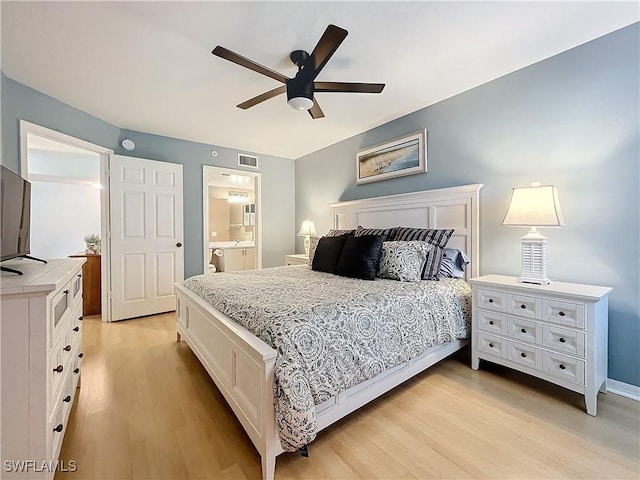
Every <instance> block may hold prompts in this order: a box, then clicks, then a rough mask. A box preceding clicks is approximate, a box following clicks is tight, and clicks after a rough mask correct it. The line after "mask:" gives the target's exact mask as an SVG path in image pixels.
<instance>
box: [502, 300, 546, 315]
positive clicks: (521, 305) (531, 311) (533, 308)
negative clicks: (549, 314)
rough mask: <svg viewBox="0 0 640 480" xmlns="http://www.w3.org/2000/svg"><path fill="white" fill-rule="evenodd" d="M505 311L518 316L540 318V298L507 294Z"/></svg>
mask: <svg viewBox="0 0 640 480" xmlns="http://www.w3.org/2000/svg"><path fill="white" fill-rule="evenodd" d="M507 311H508V312H509V313H513V314H514V315H518V316H520V317H527V318H536V319H538V320H541V319H542V299H541V298H536V297H529V296H526V295H509V299H508V300H507Z"/></svg>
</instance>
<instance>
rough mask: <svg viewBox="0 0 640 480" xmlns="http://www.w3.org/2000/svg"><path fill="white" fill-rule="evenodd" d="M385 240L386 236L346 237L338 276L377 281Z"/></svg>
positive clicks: (337, 270)
mask: <svg viewBox="0 0 640 480" xmlns="http://www.w3.org/2000/svg"><path fill="white" fill-rule="evenodd" d="M384 240H385V235H362V236H360V237H346V242H345V243H344V247H343V248H342V253H341V254H340V259H339V260H338V265H336V274H337V275H342V276H343V277H352V278H361V279H363V280H373V279H375V278H376V272H377V271H378V265H379V264H380V257H381V256H382V243H383V242H384Z"/></svg>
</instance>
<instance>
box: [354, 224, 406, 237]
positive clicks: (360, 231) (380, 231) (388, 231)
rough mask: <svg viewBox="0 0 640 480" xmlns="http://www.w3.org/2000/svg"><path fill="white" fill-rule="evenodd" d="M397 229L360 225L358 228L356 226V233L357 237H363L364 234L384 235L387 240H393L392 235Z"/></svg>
mask: <svg viewBox="0 0 640 480" xmlns="http://www.w3.org/2000/svg"><path fill="white" fill-rule="evenodd" d="M395 231H396V229H395V228H363V227H361V226H360V225H358V228H356V230H355V233H354V235H355V236H356V237H362V236H363V235H384V236H385V240H391V237H392V236H393V235H394V233H395Z"/></svg>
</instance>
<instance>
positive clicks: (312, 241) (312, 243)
mask: <svg viewBox="0 0 640 480" xmlns="http://www.w3.org/2000/svg"><path fill="white" fill-rule="evenodd" d="M321 238H322V237H318V236H315V235H312V236H311V237H309V260H308V264H309V266H311V265H313V256H314V255H315V254H316V248H317V247H318V241H319V240H320V239H321Z"/></svg>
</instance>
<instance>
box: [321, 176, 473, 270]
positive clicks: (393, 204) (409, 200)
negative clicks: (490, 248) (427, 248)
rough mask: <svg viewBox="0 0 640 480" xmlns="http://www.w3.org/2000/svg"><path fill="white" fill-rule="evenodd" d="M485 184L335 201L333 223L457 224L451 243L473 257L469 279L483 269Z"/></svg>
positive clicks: (337, 225)
mask: <svg viewBox="0 0 640 480" xmlns="http://www.w3.org/2000/svg"><path fill="white" fill-rule="evenodd" d="M483 186H484V185H482V184H479V183H478V184H473V185H462V186H460V187H450V188H440V189H437V190H425V191H422V192H415V193H403V194H400V195H389V196H385V197H374V198H365V199H363V200H352V201H348V202H340V203H333V204H331V210H332V214H333V227H334V228H337V229H351V228H356V227H357V226H358V225H361V226H363V227H365V228H390V227H418V228H453V229H455V231H454V232H453V236H452V237H451V240H449V243H448V244H447V246H448V247H451V248H457V249H459V250H462V251H463V252H465V253H466V254H467V256H468V257H469V262H470V263H469V265H468V266H467V269H466V278H467V280H468V279H470V278H473V277H477V276H478V273H479V261H478V259H479V251H480V247H479V226H480V222H479V214H480V208H479V206H480V204H479V197H480V189H481V188H482V187H483Z"/></svg>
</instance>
